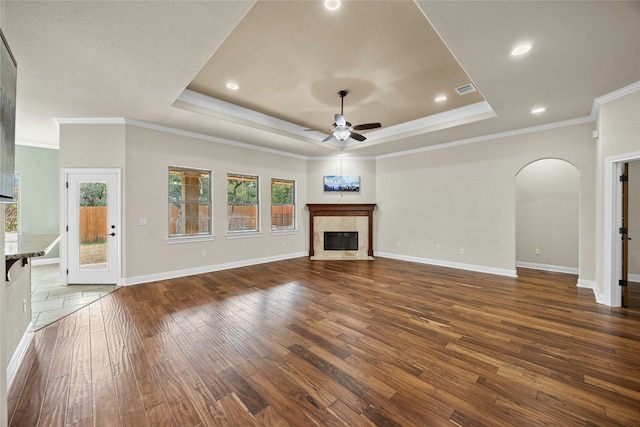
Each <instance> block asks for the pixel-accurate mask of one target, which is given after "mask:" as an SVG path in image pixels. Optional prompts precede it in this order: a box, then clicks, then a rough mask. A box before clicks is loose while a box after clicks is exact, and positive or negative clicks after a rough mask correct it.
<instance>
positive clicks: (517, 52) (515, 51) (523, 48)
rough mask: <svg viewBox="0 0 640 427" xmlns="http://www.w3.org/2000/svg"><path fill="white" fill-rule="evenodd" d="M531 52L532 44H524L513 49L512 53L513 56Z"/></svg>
mask: <svg viewBox="0 0 640 427" xmlns="http://www.w3.org/2000/svg"><path fill="white" fill-rule="evenodd" d="M530 50H531V43H522V44H519V45H517V46H516V47H514V48H513V50H512V51H511V56H520V55H524V54H525V53H527V52H529V51H530Z"/></svg>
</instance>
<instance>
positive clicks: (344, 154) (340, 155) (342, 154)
mask: <svg viewBox="0 0 640 427" xmlns="http://www.w3.org/2000/svg"><path fill="white" fill-rule="evenodd" d="M348 155H349V153H338V156H339V157H344V156H348Z"/></svg>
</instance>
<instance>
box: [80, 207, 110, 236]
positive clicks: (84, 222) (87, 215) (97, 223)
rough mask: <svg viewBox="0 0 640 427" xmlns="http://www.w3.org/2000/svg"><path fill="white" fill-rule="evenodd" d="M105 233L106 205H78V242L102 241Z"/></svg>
mask: <svg viewBox="0 0 640 427" xmlns="http://www.w3.org/2000/svg"><path fill="white" fill-rule="evenodd" d="M106 235H107V207H106V206H80V243H97V242H104V241H106V238H107V236H106Z"/></svg>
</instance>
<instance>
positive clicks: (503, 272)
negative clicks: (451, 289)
mask: <svg viewBox="0 0 640 427" xmlns="http://www.w3.org/2000/svg"><path fill="white" fill-rule="evenodd" d="M374 256H379V257H382V258H391V259H397V260H400V261H409V262H417V263H419V264H429V265H437V266H439V267H449V268H457V269H460V270H467V271H475V272H478V273H487V274H496V275H498V276H507V277H517V273H516V271H515V270H508V269H505V268H495V267H487V266H484V265H476V264H464V263H460V262H453V261H443V260H439V259H430V258H421V257H414V256H409V255H400V254H392V253H388V252H375V254H374Z"/></svg>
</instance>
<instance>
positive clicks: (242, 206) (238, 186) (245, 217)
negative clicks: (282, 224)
mask: <svg viewBox="0 0 640 427" xmlns="http://www.w3.org/2000/svg"><path fill="white" fill-rule="evenodd" d="M227 218H228V220H229V224H228V228H227V230H228V231H229V232H230V233H235V232H252V231H253V232H257V231H259V228H258V225H259V221H258V177H257V176H250V175H237V174H227Z"/></svg>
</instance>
